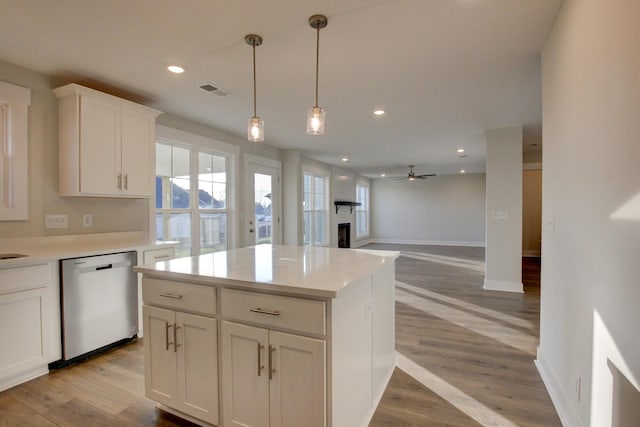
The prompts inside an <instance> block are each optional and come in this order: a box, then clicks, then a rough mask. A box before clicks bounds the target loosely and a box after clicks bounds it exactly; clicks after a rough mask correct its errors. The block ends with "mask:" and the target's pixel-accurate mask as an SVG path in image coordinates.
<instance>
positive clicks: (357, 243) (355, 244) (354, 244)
mask: <svg viewBox="0 0 640 427" xmlns="http://www.w3.org/2000/svg"><path fill="white" fill-rule="evenodd" d="M373 242H374V241H373V240H371V239H361V240H356V241H355V242H351V249H356V248H360V247H362V246H365V245H368V244H369V243H373Z"/></svg>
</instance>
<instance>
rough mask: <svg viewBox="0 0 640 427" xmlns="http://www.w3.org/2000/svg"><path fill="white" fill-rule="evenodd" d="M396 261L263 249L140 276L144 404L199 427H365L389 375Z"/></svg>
mask: <svg viewBox="0 0 640 427" xmlns="http://www.w3.org/2000/svg"><path fill="white" fill-rule="evenodd" d="M397 256H398V253H397V252H389V251H364V250H351V249H335V248H320V247H297V246H275V245H274V246H272V245H259V246H255V247H249V248H242V249H235V250H229V251H225V252H217V253H213V254H206V255H201V256H197V257H188V258H179V259H174V260H170V261H163V262H158V263H156V264H153V265H144V266H138V267H136V271H138V272H141V273H142V275H143V279H142V280H143V284H142V286H143V300H144V307H143V312H144V337H145V338H144V350H145V391H146V395H147V397H149V398H151V399H153V400H155V401H156V402H158V403H159V404H160V407H161V408H162V409H164V410H166V411H169V412H172V413H175V414H177V415H179V416H182V417H184V418H186V419H188V420H191V421H194V422H197V423H199V424H201V425H221V426H225V427H229V426H292V427H293V426H309V427H311V426H318V427H324V426H327V427H357V426H366V425H368V423H369V421H370V419H371V416H372V415H373V413H374V411H375V408H376V406H377V404H378V402H379V400H380V398H381V397H382V394H383V392H384V389H385V387H386V385H387V383H388V381H389V378H390V376H391V373H392V371H393V367H394V314H395V309H394V282H395V259H396V258H397Z"/></svg>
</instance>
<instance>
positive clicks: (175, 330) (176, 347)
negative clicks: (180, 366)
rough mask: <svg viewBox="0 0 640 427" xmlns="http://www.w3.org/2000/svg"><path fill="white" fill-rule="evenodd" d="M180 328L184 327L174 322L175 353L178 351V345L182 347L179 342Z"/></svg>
mask: <svg viewBox="0 0 640 427" xmlns="http://www.w3.org/2000/svg"><path fill="white" fill-rule="evenodd" d="M178 329H182V328H181V327H180V326H178V325H176V324H175V323H174V324H173V352H174V353H177V352H178V347H180V344H178Z"/></svg>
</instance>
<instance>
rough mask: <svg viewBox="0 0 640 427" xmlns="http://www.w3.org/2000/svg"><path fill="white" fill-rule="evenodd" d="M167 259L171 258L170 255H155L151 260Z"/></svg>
mask: <svg viewBox="0 0 640 427" xmlns="http://www.w3.org/2000/svg"><path fill="white" fill-rule="evenodd" d="M169 258H171V255H157V256H154V257H153V260H154V261H159V260H163V259H169Z"/></svg>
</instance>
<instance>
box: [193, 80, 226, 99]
mask: <svg viewBox="0 0 640 427" xmlns="http://www.w3.org/2000/svg"><path fill="white" fill-rule="evenodd" d="M200 89H202V90H205V91H207V92H209V93H213V94H214V95H218V96H227V95H229V91H228V90H226V89H223V88H221V87H220V86H216V85H214V84H213V83H205V84H203V85H202V86H200Z"/></svg>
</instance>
